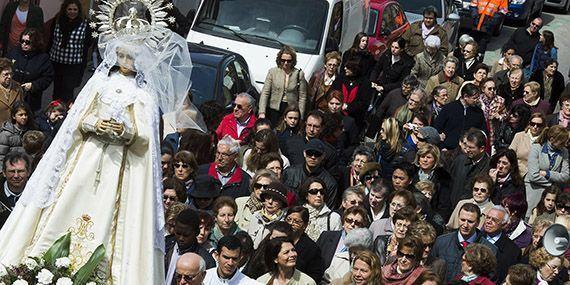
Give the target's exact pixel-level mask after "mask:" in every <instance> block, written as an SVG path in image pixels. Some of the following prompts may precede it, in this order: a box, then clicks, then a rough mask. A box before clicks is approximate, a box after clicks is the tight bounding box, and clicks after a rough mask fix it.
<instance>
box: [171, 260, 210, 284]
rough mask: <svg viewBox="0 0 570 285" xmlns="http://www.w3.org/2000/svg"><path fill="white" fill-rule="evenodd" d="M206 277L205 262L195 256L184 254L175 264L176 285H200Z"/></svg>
mask: <svg viewBox="0 0 570 285" xmlns="http://www.w3.org/2000/svg"><path fill="white" fill-rule="evenodd" d="M204 277H206V261H204V259H203V258H202V257H201V256H199V255H197V254H195V253H191V252H188V253H185V254H183V255H181V256H180V258H178V261H177V262H176V285H202V281H204Z"/></svg>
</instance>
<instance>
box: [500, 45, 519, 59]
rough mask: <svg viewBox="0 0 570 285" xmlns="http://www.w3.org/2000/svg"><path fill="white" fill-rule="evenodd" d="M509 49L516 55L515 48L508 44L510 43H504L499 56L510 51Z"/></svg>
mask: <svg viewBox="0 0 570 285" xmlns="http://www.w3.org/2000/svg"><path fill="white" fill-rule="evenodd" d="M510 49H512V50H515V53H516V51H517V48H516V46H515V45H514V44H512V43H510V42H507V43H505V44H504V45H503V47H501V56H502V55H503V54H505V52H507V51H508V50H510Z"/></svg>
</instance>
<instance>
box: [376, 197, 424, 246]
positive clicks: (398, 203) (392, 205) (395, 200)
mask: <svg viewBox="0 0 570 285" xmlns="http://www.w3.org/2000/svg"><path fill="white" fill-rule="evenodd" d="M406 206H410V207H411V208H412V209H414V211H415V209H416V206H417V204H416V200H415V198H414V195H413V194H412V193H411V192H410V191H408V190H397V191H394V192H392V194H390V197H389V198H388V216H389V217H388V218H383V219H379V220H376V221H374V222H373V223H372V224H371V225H370V230H371V231H372V232H373V233H374V238H376V237H378V236H383V235H391V234H392V233H393V232H394V223H393V217H394V214H395V213H396V211H398V210H400V209H402V208H404V207H406Z"/></svg>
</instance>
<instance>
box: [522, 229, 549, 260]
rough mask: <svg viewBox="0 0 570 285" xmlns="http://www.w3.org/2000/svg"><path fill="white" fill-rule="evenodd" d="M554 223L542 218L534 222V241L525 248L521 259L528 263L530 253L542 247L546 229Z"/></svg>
mask: <svg viewBox="0 0 570 285" xmlns="http://www.w3.org/2000/svg"><path fill="white" fill-rule="evenodd" d="M552 224H554V222H552V221H548V220H540V221H537V222H536V223H534V225H533V227H532V242H531V244H530V245H529V246H527V247H526V248H525V249H524V251H523V253H522V256H521V261H526V263H528V260H529V258H530V254H531V253H532V252H533V251H535V250H537V249H539V248H541V247H542V237H543V236H544V233H545V232H546V229H548V227H550V226H551V225H552Z"/></svg>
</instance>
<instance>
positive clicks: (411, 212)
mask: <svg viewBox="0 0 570 285" xmlns="http://www.w3.org/2000/svg"><path fill="white" fill-rule="evenodd" d="M398 220H405V221H410V222H411V223H412V224H413V223H414V222H416V221H417V220H418V214H417V213H416V209H415V208H413V207H411V206H406V207H403V208H401V209H399V210H398V211H396V212H395V213H394V216H393V217H392V223H394V224H395V223H396V221H398Z"/></svg>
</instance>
